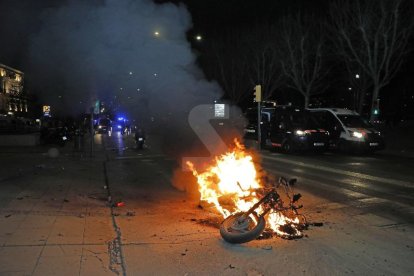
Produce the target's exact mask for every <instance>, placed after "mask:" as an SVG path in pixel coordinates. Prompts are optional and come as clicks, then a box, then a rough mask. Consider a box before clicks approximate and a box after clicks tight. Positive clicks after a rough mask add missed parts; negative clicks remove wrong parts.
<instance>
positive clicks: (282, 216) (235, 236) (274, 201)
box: [220, 177, 307, 243]
mask: <svg viewBox="0 0 414 276" xmlns="http://www.w3.org/2000/svg"><path fill="white" fill-rule="evenodd" d="M295 183H296V179H291V180H289V181H288V180H287V179H285V178H284V177H280V178H279V181H278V183H277V184H275V185H272V186H271V187H263V188H260V189H257V193H258V195H260V197H261V199H260V200H259V201H258V202H257V203H255V204H254V205H253V206H252V207H251V208H250V209H248V210H247V211H245V212H237V213H235V214H232V215H230V216H228V217H227V218H226V219H225V220H224V221H223V222H222V223H221V226H220V234H221V236H222V237H223V239H224V240H225V241H227V242H229V243H245V242H249V241H252V240H254V239H256V238H258V237H259V236H260V235H261V234H262V233H263V232H264V231H265V228H266V219H265V216H272V217H273V219H272V220H269V221H273V222H275V224H276V225H271V228H272V229H273V231H274V232H276V234H277V235H279V236H281V237H283V238H299V237H302V232H301V231H300V230H302V229H304V228H306V226H307V222H306V218H305V216H303V215H299V213H298V209H300V208H302V207H303V206H302V205H298V206H297V205H295V204H296V203H297V202H298V200H299V199H300V198H301V194H294V192H293V188H292V186H294V184H295ZM280 186H281V187H282V189H284V191H285V194H286V198H287V200H288V201H289V202H288V203H287V204H286V205H285V204H284V202H283V200H282V197H281V196H280V195H279V194H278V192H277V189H278V188H279V187H280ZM281 220H283V223H278V221H281Z"/></svg>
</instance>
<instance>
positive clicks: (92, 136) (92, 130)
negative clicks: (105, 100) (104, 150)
mask: <svg viewBox="0 0 414 276" xmlns="http://www.w3.org/2000/svg"><path fill="white" fill-rule="evenodd" d="M90 110H91V124H90V127H91V150H90V157H91V158H92V153H93V138H94V136H95V131H94V129H93V112H94V108H93V107H91V109H90Z"/></svg>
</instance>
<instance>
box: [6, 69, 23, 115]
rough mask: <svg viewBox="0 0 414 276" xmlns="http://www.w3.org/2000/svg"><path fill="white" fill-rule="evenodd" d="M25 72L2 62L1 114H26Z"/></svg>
mask: <svg viewBox="0 0 414 276" xmlns="http://www.w3.org/2000/svg"><path fill="white" fill-rule="evenodd" d="M23 80H24V74H23V72H21V71H19V70H16V69H14V68H11V67H9V66H6V65H4V64H1V63H0V114H9V115H17V116H22V117H24V116H26V115H27V112H28V100H27V97H26V96H25V95H24V93H23V83H24V82H23Z"/></svg>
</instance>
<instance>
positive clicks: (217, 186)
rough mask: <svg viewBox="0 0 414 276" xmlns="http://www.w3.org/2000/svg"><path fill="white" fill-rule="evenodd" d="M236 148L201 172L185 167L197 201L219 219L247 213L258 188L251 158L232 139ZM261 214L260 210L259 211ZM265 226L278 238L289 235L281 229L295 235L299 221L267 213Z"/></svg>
mask: <svg viewBox="0 0 414 276" xmlns="http://www.w3.org/2000/svg"><path fill="white" fill-rule="evenodd" d="M235 144H236V147H235V148H234V149H233V150H231V151H229V152H227V153H225V154H222V155H221V156H218V157H216V158H215V160H214V162H213V164H212V165H210V166H208V167H207V168H206V169H205V170H204V171H203V172H198V171H197V170H196V169H195V166H194V164H193V163H191V162H187V166H188V167H189V169H190V170H191V171H192V172H193V175H194V176H195V177H196V178H197V183H198V190H199V192H200V195H201V197H200V200H201V201H205V202H208V203H210V204H213V205H214V207H215V208H216V209H217V210H218V211H219V212H220V213H221V215H222V216H223V218H226V217H228V216H230V215H231V214H234V213H237V212H245V211H247V210H249V209H250V208H251V207H252V206H253V205H254V204H255V203H256V202H258V201H259V200H260V198H258V196H257V194H256V192H255V189H259V188H262V187H263V185H262V184H261V183H260V178H259V176H258V174H257V170H256V167H255V164H254V162H253V158H252V156H251V155H249V154H248V153H246V151H245V149H244V147H243V146H242V145H241V144H240V143H239V142H238V141H237V140H236V139H235ZM259 211H262V210H259ZM266 221H267V226H268V227H269V228H271V229H272V230H273V231H274V232H275V233H277V234H278V235H281V236H286V235H289V234H287V233H286V232H284V231H283V230H281V226H286V225H291V226H292V228H293V229H294V231H295V232H296V233H293V235H295V236H299V235H301V233H300V231H299V230H297V229H296V228H295V227H293V225H294V224H298V223H299V219H298V218H295V219H290V218H288V217H286V216H284V215H283V214H282V213H280V212H273V213H269V214H268V215H267V217H266Z"/></svg>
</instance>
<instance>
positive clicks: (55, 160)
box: [0, 146, 115, 275]
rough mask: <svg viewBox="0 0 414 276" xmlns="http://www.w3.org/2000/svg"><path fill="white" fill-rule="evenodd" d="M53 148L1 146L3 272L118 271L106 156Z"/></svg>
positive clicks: (0, 259)
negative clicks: (113, 260)
mask: <svg viewBox="0 0 414 276" xmlns="http://www.w3.org/2000/svg"><path fill="white" fill-rule="evenodd" d="M48 149H49V148H48V147H43V146H42V147H33V148H30V149H29V148H24V147H23V148H18V147H15V148H7V149H4V150H2V151H1V154H0V163H1V164H2V167H1V168H0V173H1V174H0V175H1V176H0V245H1V247H0V275H81V274H82V275H113V273H112V271H110V267H108V264H109V263H110V260H109V257H108V243H110V242H111V240H113V239H114V237H115V233H114V229H113V225H112V218H111V214H110V208H108V206H107V203H106V200H107V193H106V190H105V189H103V183H104V179H103V175H102V162H101V160H99V158H97V159H86V158H80V154H78V153H73V150H72V149H71V148H70V147H65V148H59V151H60V152H59V155H58V156H56V157H50V153H49V154H48V151H47V150H48ZM52 155H53V154H52Z"/></svg>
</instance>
